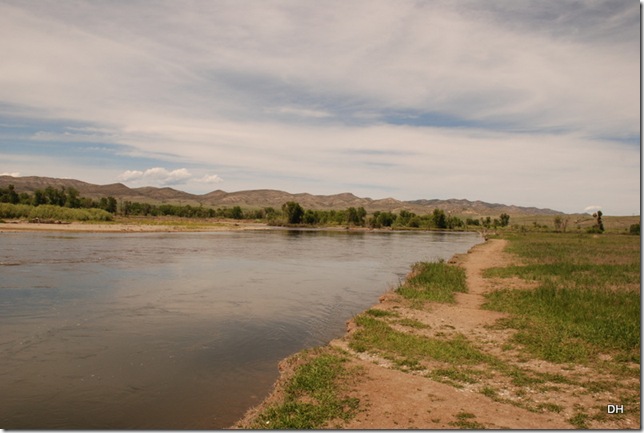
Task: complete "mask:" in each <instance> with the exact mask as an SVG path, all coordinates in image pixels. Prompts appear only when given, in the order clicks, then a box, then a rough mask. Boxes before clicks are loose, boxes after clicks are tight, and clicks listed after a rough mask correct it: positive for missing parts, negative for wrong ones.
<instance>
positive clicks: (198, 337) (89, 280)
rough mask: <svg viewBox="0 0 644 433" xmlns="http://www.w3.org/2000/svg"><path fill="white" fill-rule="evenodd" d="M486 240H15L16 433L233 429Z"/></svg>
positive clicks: (8, 238)
mask: <svg viewBox="0 0 644 433" xmlns="http://www.w3.org/2000/svg"><path fill="white" fill-rule="evenodd" d="M480 241H481V238H480V237H479V236H478V235H476V234H473V233H428V232H353V231H349V232H334V231H316V230H269V231H247V232H207V233H138V234H123V233H116V234H114V233H56V232H48V233H36V232H28V233H0V389H2V393H1V395H0V428H29V429H220V428H224V427H227V426H230V425H232V424H233V423H234V422H235V421H236V420H237V419H239V418H240V417H241V416H242V415H243V414H244V412H245V411H246V410H247V409H248V408H249V407H251V406H253V405H255V404H257V403H259V402H260V401H261V400H262V399H263V398H264V397H265V396H266V395H267V394H268V392H269V391H270V389H271V386H272V384H273V382H274V381H275V380H276V378H277V377H278V371H277V363H278V361H279V360H281V359H283V358H284V357H286V356H288V355H289V354H292V353H294V352H296V351H299V350H301V349H303V348H306V347H313V346H317V345H322V344H325V343H326V342H328V341H330V340H331V339H333V338H337V337H339V336H341V335H343V333H344V330H345V323H346V321H347V320H348V319H349V318H351V317H352V316H353V315H355V314H357V313H359V312H361V311H363V310H365V309H367V308H369V307H370V306H371V305H373V304H374V303H376V302H377V299H378V297H379V295H381V294H382V293H384V292H385V291H387V290H388V289H390V288H393V287H395V286H397V285H398V284H399V282H400V281H401V280H402V279H403V278H404V276H405V274H406V273H407V272H408V271H409V268H410V265H411V264H412V263H414V262H416V261H428V260H437V259H448V258H450V257H451V256H452V255H454V254H456V253H463V252H465V251H467V250H468V249H469V248H471V247H472V246H473V245H475V244H477V243H479V242H480Z"/></svg>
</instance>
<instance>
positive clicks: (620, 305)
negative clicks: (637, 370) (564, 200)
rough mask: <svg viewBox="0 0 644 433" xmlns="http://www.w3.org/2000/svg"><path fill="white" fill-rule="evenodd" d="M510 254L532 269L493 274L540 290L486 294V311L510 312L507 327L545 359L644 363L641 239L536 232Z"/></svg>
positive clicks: (517, 241) (517, 240)
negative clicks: (608, 357)
mask: <svg viewBox="0 0 644 433" xmlns="http://www.w3.org/2000/svg"><path fill="white" fill-rule="evenodd" d="M509 240H510V245H509V248H508V250H509V251H510V252H514V253H515V254H517V255H518V256H519V257H520V258H521V260H523V261H524V262H525V263H526V264H525V265H522V266H510V267H506V268H495V269H490V270H488V271H487V272H486V274H485V275H486V276H488V277H501V278H503V277H510V276H518V277H521V278H524V279H527V280H533V281H537V282H538V287H536V288H535V289H531V290H526V289H514V290H512V289H502V290H497V291H495V292H492V293H490V294H488V295H487V302H486V304H485V307H486V308H489V309H493V310H498V311H504V312H508V313H511V314H512V316H511V317H510V318H509V319H507V320H505V322H504V324H505V325H506V326H509V327H512V328H516V329H518V333H517V334H516V336H515V337H514V339H515V341H516V342H518V343H521V344H523V345H524V346H525V348H526V349H527V350H528V351H529V352H531V353H533V354H534V355H536V356H539V357H540V358H543V359H546V360H549V361H553V362H587V361H590V360H592V359H594V358H595V357H596V356H597V355H598V354H599V353H611V354H612V355H614V357H615V359H617V360H626V361H633V362H639V359H640V356H639V351H640V332H641V331H640V315H641V308H640V302H641V301H640V300H641V295H640V291H639V285H640V269H641V267H640V261H639V251H640V246H639V237H633V236H625V235H607V234H604V235H601V236H592V235H578V234H575V235H562V234H538V235H536V234H530V235H523V236H514V237H511V238H510V239H509Z"/></svg>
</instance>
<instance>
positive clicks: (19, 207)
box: [0, 203, 113, 221]
mask: <svg viewBox="0 0 644 433" xmlns="http://www.w3.org/2000/svg"><path fill="white" fill-rule="evenodd" d="M0 218H27V219H34V218H39V219H42V220H59V221H112V219H113V217H112V214H111V213H109V212H107V211H104V210H103V209H94V208H91V209H72V208H67V207H61V206H54V205H40V206H31V205H26V204H11V203H0Z"/></svg>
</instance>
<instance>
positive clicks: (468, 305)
mask: <svg viewBox="0 0 644 433" xmlns="http://www.w3.org/2000/svg"><path fill="white" fill-rule="evenodd" d="M505 246H506V241H504V240H488V241H487V242H485V243H483V244H480V245H477V246H475V247H474V248H473V249H472V250H470V252H468V253H467V254H463V255H458V256H455V257H454V258H453V259H452V260H451V261H450V263H452V264H454V265H457V266H462V267H463V268H464V270H465V272H466V276H467V286H468V293H458V294H457V297H456V303H454V304H438V303H432V304H428V305H426V306H425V307H423V308H422V309H418V308H417V306H416V308H413V306H412V305H411V304H410V302H409V301H407V300H405V299H403V298H402V297H401V296H399V295H398V294H396V293H394V292H390V293H387V294H386V295H383V296H382V297H381V299H380V303H379V304H378V305H376V306H374V307H373V308H375V309H381V310H387V311H392V312H395V313H396V321H391V322H389V324H390V326H392V327H394V328H396V330H400V331H402V332H408V333H413V334H417V335H420V336H423V337H427V338H432V339H443V340H449V339H451V338H454V337H457V336H464V337H465V338H466V339H467V340H468V341H469V342H471V343H472V344H473V345H474V346H475V347H476V348H477V349H478V350H479V351H481V352H483V353H485V354H486V356H488V355H489V357H490V358H493V359H495V360H497V361H498V362H497V363H496V364H494V363H488V364H481V365H475V366H471V365H467V366H462V365H447V366H446V365H445V363H439V362H435V361H432V360H428V361H426V362H425V363H424V367H425V368H424V369H422V370H418V369H415V370H413V369H407V370H405V369H404V368H400V367H399V366H398V367H396V366H394V365H393V363H392V362H391V361H390V360H388V359H385V358H384V357H379V356H378V355H374V354H373V353H367V352H355V351H353V350H352V349H351V348H350V347H349V342H350V339H351V335H352V333H353V332H354V331H355V324H353V323H349V326H348V334H347V335H346V336H345V337H344V338H342V339H338V340H334V341H332V342H331V343H330V346H331V347H335V348H340V349H342V350H344V351H346V352H348V353H349V354H350V359H351V361H350V367H358V369H359V370H360V371H362V373H361V374H360V375H359V377H357V378H356V380H355V383H352V384H351V391H350V393H349V395H350V396H351V397H357V398H359V399H360V411H359V413H358V414H357V415H356V416H355V417H354V418H353V419H351V420H350V421H348V422H339V423H332V425H331V426H332V427H335V428H345V429H407V428H419V429H454V428H477V429H481V428H487V429H502V428H503V429H505V428H510V429H575V428H603V429H616V428H617V429H623V428H639V426H640V424H639V414H637V415H631V416H615V415H612V416H610V415H606V414H605V412H606V405H607V404H619V403H620V398H622V397H623V394H620V395H617V394H616V393H615V392H614V391H607V390H606V389H603V390H602V389H601V386H597V387H596V388H598V389H594V388H592V387H591V386H589V385H588V384H589V383H596V384H601V383H607V382H608V381H613V382H614V381H615V379H614V378H613V377H611V376H610V374H608V373H606V372H597V371H592V370H590V369H589V368H587V367H583V366H576V365H560V364H551V363H548V362H545V361H539V360H534V359H528V358H526V356H525V354H523V353H522V352H521V351H519V350H518V348H516V347H514V346H513V345H512V344H510V343H509V341H510V340H509V339H510V337H511V336H512V335H513V332H514V331H512V330H509V329H500V328H499V327H493V326H491V325H494V324H495V323H496V322H497V321H498V319H500V318H503V317H504V315H503V314H502V313H498V312H493V311H488V310H485V309H483V308H482V305H483V303H484V300H485V298H484V296H483V295H484V294H485V293H486V292H488V291H490V290H492V289H494V288H495V287H498V286H499V285H501V284H502V285H503V286H504V287H508V286H510V287H515V288H521V287H524V288H529V287H532V285H531V284H530V283H529V282H526V281H523V280H519V279H516V280H513V279H504V280H493V279H488V278H484V277H483V275H482V272H483V270H484V269H486V268H490V267H498V266H507V265H509V264H512V263H513V262H515V263H516V259H514V258H513V257H512V256H510V255H509V254H507V253H505V252H504V248H505ZM401 318H404V319H411V320H414V321H416V322H421V323H422V324H423V325H424V326H423V327H422V328H420V329H419V328H414V329H411V328H406V327H397V325H396V323H400V319H401ZM499 365H500V366H501V367H499ZM446 367H447V368H451V369H452V371H456V372H457V373H458V372H464V373H467V375H469V379H470V380H468V379H464V380H459V379H458V377H459V376H458V375H456V378H455V379H453V380H441V378H440V377H439V378H438V379H437V378H436V377H435V376H432V375H431V372H432V371H437V370H439V369H445V368H446ZM287 370H288V369H287ZM282 374H283V376H282V377H283V380H284V378H285V377H287V376H288V375H289V372H288V371H283V372H282ZM428 376H430V377H428ZM591 381H592V382H591ZM621 385H623V387H624V388H628V389H631V390H632V389H633V388H634V387H635V388H638V387H639V380H638V379H631V381H630V382H629V383H623V384H621ZM268 401H271V402H274V401H279V395H273V396H271V397H269V400H268ZM258 410H261V408H257V409H255V410H254V411H252V412H249V417H247V418H246V420H245V421H242V422H241V423H240V424H238V427H243V426H244V425H250V424H247V422H248V421H249V419H252V413H257V411H258ZM602 414H604V415H602Z"/></svg>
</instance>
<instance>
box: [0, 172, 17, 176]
mask: <svg viewBox="0 0 644 433" xmlns="http://www.w3.org/2000/svg"><path fill="white" fill-rule="evenodd" d="M0 176H11V177H20V173H18V172H17V171H14V172H13V173H7V172H5V173H0Z"/></svg>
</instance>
